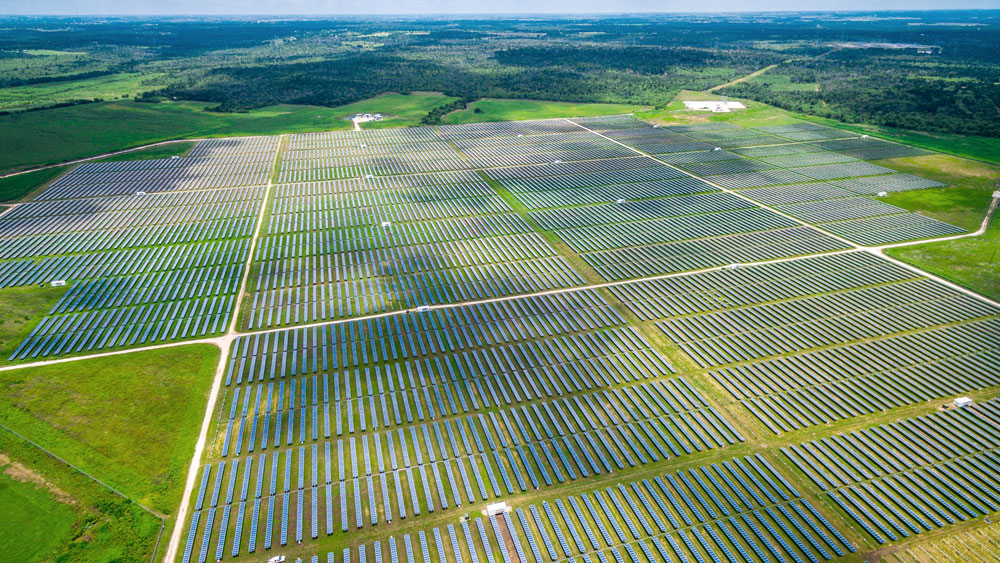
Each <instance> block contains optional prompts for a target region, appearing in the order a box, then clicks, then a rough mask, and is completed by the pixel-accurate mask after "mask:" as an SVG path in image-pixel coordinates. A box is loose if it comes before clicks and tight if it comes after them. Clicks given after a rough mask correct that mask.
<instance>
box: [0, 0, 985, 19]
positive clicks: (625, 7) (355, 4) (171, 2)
mask: <svg viewBox="0 0 1000 563" xmlns="http://www.w3.org/2000/svg"><path fill="white" fill-rule="evenodd" d="M957 4H958V5H955V4H951V5H949V6H947V7H942V6H941V2H939V1H938V0H840V1H838V0H831V1H828V2H824V3H822V4H820V5H811V6H809V7H808V9H802V3H801V2H798V1H794V0H758V1H756V2H753V4H752V6H753V7H752V9H748V8H747V5H748V3H747V2H741V1H737V0H705V1H703V2H697V3H693V2H690V1H679V0H666V1H662V0H543V1H541V2H538V1H528V0H500V1H499V2H489V3H486V2H469V1H468V0H413V1H407V2H400V1H398V0H338V1H332V2H331V1H323V0H285V1H284V2H281V3H274V2H268V1H266V0H212V1H208V2H205V1H196V0H155V1H154V0H83V1H79V0H77V1H74V0H39V1H36V2H30V3H29V2H24V1H20V0H19V1H12V0H0V15H4V16H255V15H260V16H366V15H368V16H376V15H377V16H419V15H427V16H449V15H454V16H469V15H484V16H497V15H511V16H517V15H525V16H530V15H553V16H554V15H563V16H573V15H579V16H583V15H615V14H622V15H626V14H684V13H691V14H706V13H720V14H722V13H769V12H803V13H808V12H866V13H867V12H879V11H900V12H913V11H956V10H996V9H997V5H996V2H995V1H994V0H962V1H960V2H958V3H957Z"/></svg>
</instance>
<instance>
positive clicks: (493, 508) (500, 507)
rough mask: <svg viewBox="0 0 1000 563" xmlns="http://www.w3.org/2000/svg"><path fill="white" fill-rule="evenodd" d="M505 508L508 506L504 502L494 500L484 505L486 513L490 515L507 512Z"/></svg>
mask: <svg viewBox="0 0 1000 563" xmlns="http://www.w3.org/2000/svg"><path fill="white" fill-rule="evenodd" d="M507 508H508V507H507V503H506V502H494V503H493V504H487V505H486V514H487V515H488V516H492V515H494V514H500V513H503V512H507Z"/></svg>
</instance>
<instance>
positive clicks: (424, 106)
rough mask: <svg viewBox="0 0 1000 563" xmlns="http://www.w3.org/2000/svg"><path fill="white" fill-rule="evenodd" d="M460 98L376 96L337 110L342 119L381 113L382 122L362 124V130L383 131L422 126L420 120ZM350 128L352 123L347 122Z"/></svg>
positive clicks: (440, 95)
mask: <svg viewBox="0 0 1000 563" xmlns="http://www.w3.org/2000/svg"><path fill="white" fill-rule="evenodd" d="M457 99H458V98H452V97H449V96H445V95H443V94H439V93H433V92H428V93H423V92H418V93H413V94H409V95H404V94H385V95H383V96H376V97H374V98H369V99H367V100H362V101H360V102H355V103H353V104H348V105H346V106H340V107H338V108H336V111H337V112H339V113H340V114H341V117H347V116H350V115H353V114H355V113H381V114H383V117H384V118H385V119H383V120H382V121H369V122H366V123H362V124H361V128H362V129H382V128H384V127H410V126H413V125H420V119H421V118H423V117H424V116H425V115H427V112H429V111H431V110H432V109H434V108H436V107H440V106H443V105H445V104H450V103H451V102H454V101H455V100H457ZM346 123H347V125H348V126H350V122H349V121H347V122H346Z"/></svg>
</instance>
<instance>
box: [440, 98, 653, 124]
mask: <svg viewBox="0 0 1000 563" xmlns="http://www.w3.org/2000/svg"><path fill="white" fill-rule="evenodd" d="M645 109H648V108H647V107H645V106H636V105H627V104H587V103H580V104H577V103H571V102H549V101H540V100H501V99H494V98H486V99H482V100H477V101H475V102H472V103H471V104H469V107H467V108H466V109H463V110H459V111H453V112H451V113H449V114H446V115H445V116H444V117H443V118H442V119H441V122H442V123H445V124H448V125H458V124H462V123H478V122H483V121H518V120H523V119H548V118H553V117H586V116H591V115H611V114H616V113H630V112H633V111H642V110H645Z"/></svg>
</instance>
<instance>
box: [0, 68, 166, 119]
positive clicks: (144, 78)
mask: <svg viewBox="0 0 1000 563" xmlns="http://www.w3.org/2000/svg"><path fill="white" fill-rule="evenodd" d="M163 76H164V75H163V74H162V73H122V74H109V75H107V76H98V77H95V78H86V79H82V80H73V81H67V82H51V83H47V84H33V85H30V86H17V87H13V88H2V89H0V110H19V109H26V108H29V107H39V106H48V105H52V104H58V103H62V102H69V101H73V100H92V99H94V98H101V99H115V98H120V97H122V96H134V95H137V94H140V93H142V92H144V91H146V90H151V89H153V88H155V87H156V84H157V82H158V81H159V79H160V78H162V77H163Z"/></svg>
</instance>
